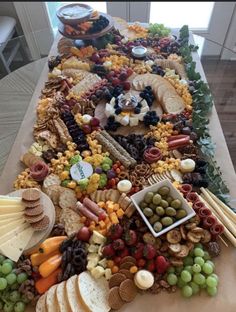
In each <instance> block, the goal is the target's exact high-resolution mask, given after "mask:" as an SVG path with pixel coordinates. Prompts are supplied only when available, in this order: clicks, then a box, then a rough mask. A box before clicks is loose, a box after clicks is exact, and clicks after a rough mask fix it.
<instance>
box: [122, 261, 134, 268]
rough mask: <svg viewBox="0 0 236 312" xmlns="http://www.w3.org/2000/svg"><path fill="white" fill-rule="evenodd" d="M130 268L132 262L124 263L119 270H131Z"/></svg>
mask: <svg viewBox="0 0 236 312" xmlns="http://www.w3.org/2000/svg"><path fill="white" fill-rule="evenodd" d="M132 266H134V263H133V262H124V263H122V264H121V265H120V268H121V269H126V270H129V269H130V268H132Z"/></svg>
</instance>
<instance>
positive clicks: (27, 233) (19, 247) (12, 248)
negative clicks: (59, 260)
mask: <svg viewBox="0 0 236 312" xmlns="http://www.w3.org/2000/svg"><path fill="white" fill-rule="evenodd" d="M33 233H34V230H33V228H32V227H31V226H29V227H28V228H26V229H24V230H23V231H19V232H18V233H17V235H16V236H15V237H12V238H11V239H9V240H7V241H6V242H5V243H4V244H2V245H1V246H0V252H1V253H2V254H3V255H4V256H6V257H8V258H9V259H11V260H12V261H15V262H17V261H18V260H19V258H20V256H21V255H22V253H23V251H24V249H25V247H26V246H27V245H28V243H29V241H30V240H31V237H32V236H33Z"/></svg>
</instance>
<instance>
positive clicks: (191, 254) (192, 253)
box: [188, 250, 194, 258]
mask: <svg viewBox="0 0 236 312" xmlns="http://www.w3.org/2000/svg"><path fill="white" fill-rule="evenodd" d="M188 257H192V258H193V257H194V252H193V250H191V251H190V253H189V254H188Z"/></svg>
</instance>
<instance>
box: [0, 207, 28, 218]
mask: <svg viewBox="0 0 236 312" xmlns="http://www.w3.org/2000/svg"><path fill="white" fill-rule="evenodd" d="M24 209H25V207H24V206H23V204H11V205H5V204H4V205H0V216H1V215H3V214H6V213H16V212H21V211H23V210H24Z"/></svg>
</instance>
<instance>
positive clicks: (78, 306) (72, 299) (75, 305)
mask: <svg viewBox="0 0 236 312" xmlns="http://www.w3.org/2000/svg"><path fill="white" fill-rule="evenodd" d="M77 287H78V286H77V275H73V276H72V277H70V278H69V279H68V280H67V281H66V292H67V298H68V302H69V305H70V308H71V311H72V312H86V310H85V309H84V307H83V304H82V302H81V301H80V300H79V297H78V295H77V291H76V289H77Z"/></svg>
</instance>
